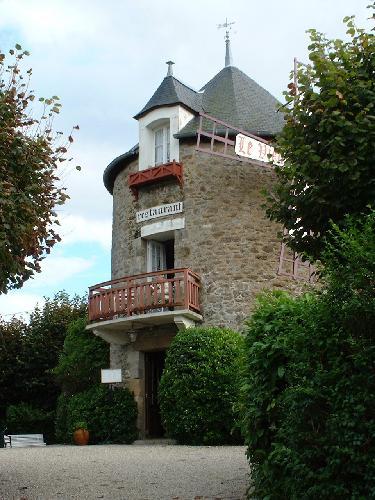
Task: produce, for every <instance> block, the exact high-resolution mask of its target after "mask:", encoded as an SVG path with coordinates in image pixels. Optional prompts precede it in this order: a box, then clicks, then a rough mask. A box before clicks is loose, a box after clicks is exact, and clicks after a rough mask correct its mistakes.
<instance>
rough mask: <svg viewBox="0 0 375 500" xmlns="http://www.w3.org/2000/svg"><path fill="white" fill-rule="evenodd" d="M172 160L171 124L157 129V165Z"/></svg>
mask: <svg viewBox="0 0 375 500" xmlns="http://www.w3.org/2000/svg"><path fill="white" fill-rule="evenodd" d="M169 161H170V129H169V126H167V127H161V128H158V129H156V130H155V165H160V164H162V163H167V162H169Z"/></svg>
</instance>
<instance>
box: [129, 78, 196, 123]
mask: <svg viewBox="0 0 375 500" xmlns="http://www.w3.org/2000/svg"><path fill="white" fill-rule="evenodd" d="M200 101H201V95H200V94H199V93H198V92H196V91H195V90H193V89H191V88H190V87H188V86H187V85H185V84H184V83H182V82H180V80H177V78H175V77H174V76H166V77H165V78H164V80H163V81H162V82H161V84H160V85H159V87H158V88H157V90H156V92H155V93H154V95H153V96H152V97H151V99H150V100H149V101H148V103H147V104H146V105H145V106H144V107H143V108H142V109H141V111H140V112H139V113H137V114H136V115H135V116H134V118H136V119H138V118H141V117H142V116H143V115H144V114H146V113H147V112H148V111H151V110H152V109H154V108H158V107H160V106H171V105H172V104H183V105H185V106H187V107H188V108H190V109H192V110H193V111H200V109H201V102H200Z"/></svg>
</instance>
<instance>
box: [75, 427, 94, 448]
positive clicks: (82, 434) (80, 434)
mask: <svg viewBox="0 0 375 500" xmlns="http://www.w3.org/2000/svg"><path fill="white" fill-rule="evenodd" d="M89 437H90V434H89V431H88V430H87V429H77V430H76V431H74V433H73V440H74V443H75V444H77V445H79V446H84V445H86V444H87V443H88V442H89Z"/></svg>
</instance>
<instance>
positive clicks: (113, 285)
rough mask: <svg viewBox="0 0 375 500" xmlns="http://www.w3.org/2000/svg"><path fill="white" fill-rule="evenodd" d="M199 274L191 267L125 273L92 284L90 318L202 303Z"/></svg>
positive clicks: (196, 308) (197, 309) (190, 307)
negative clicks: (115, 277)
mask: <svg viewBox="0 0 375 500" xmlns="http://www.w3.org/2000/svg"><path fill="white" fill-rule="evenodd" d="M199 289H200V278H199V276H198V275H197V274H195V273H193V272H192V271H191V270H190V269H168V270H166V271H158V272H153V273H145V274H137V275H135V276H126V277H124V278H120V279H117V280H112V281H106V282H104V283H99V284H98V285H94V286H92V287H90V288H89V321H102V320H109V319H114V318H116V317H131V316H132V317H134V319H135V317H136V316H140V315H142V314H146V313H150V312H153V311H155V312H163V311H171V310H178V309H187V310H191V311H194V312H196V313H199V312H200V307H199Z"/></svg>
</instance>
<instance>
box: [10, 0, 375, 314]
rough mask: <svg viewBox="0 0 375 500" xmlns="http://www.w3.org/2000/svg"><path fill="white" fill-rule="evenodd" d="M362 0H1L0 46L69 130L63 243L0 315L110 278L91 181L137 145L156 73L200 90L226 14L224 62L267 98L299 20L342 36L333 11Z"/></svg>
mask: <svg viewBox="0 0 375 500" xmlns="http://www.w3.org/2000/svg"><path fill="white" fill-rule="evenodd" d="M368 3H370V2H369V0H340V1H338V0H283V1H282V2H280V1H279V0H265V1H264V2H261V3H260V2H258V1H255V0H232V1H231V2H228V1H227V0H225V1H224V0H205V1H202V0H200V1H198V0H190V1H189V2H180V1H167V0H158V1H157V2H155V1H153V0H138V1H137V2H134V1H130V0H106V1H105V2H103V1H102V0H75V1H74V2H71V1H67V0H65V1H64V0H0V47H1V49H2V50H3V51H4V50H9V49H10V48H11V47H12V46H14V45H15V44H16V43H20V44H21V45H22V47H23V48H24V49H27V50H29V51H30V52H31V56H30V58H29V60H28V66H29V67H30V66H31V67H32V68H33V78H32V88H33V89H34V90H35V92H36V94H37V96H38V97H40V96H43V97H49V96H52V95H58V96H59V97H60V98H61V102H62V105H63V108H62V112H61V116H60V117H59V120H58V122H57V123H56V125H55V128H57V129H60V130H64V131H66V132H69V131H70V129H71V127H72V126H73V125H75V124H79V126H80V131H79V132H78V133H77V134H76V136H75V137H76V140H75V142H74V144H73V146H72V148H71V150H70V155H71V156H73V157H74V162H75V164H79V165H81V166H82V171H81V172H77V171H75V170H74V169H70V170H67V171H63V172H61V174H62V182H63V184H64V185H65V186H67V188H68V192H69V195H70V197H71V200H70V201H69V202H68V203H67V204H66V205H65V206H64V207H63V208H62V209H61V210H60V219H61V223H62V228H61V232H60V234H61V236H62V242H61V243H60V244H59V245H56V246H55V248H54V249H53V251H52V253H51V255H50V256H48V257H47V259H45V261H44V262H43V265H42V272H41V273H40V274H39V275H37V276H36V277H35V278H34V279H33V280H29V281H28V282H27V283H26V284H25V286H24V287H23V288H22V289H20V290H16V291H11V292H9V293H8V294H7V295H2V296H0V315H3V316H4V317H5V318H6V319H7V318H9V317H10V315H11V314H13V313H21V312H25V311H26V312H27V311H30V310H31V309H32V308H33V307H34V306H35V304H36V303H37V302H39V303H41V302H42V301H43V296H51V295H53V294H54V293H55V292H57V291H59V290H62V289H65V290H67V291H68V292H69V293H72V294H73V293H79V294H83V293H86V291H87V288H88V286H90V285H93V284H95V283H98V282H100V281H104V280H107V279H110V248H111V215H112V199H111V196H110V195H109V193H108V192H107V191H106V190H105V188H104V186H103V183H102V173H103V170H104V168H105V167H106V166H107V165H108V163H109V162H110V161H111V160H112V159H113V158H114V157H116V156H118V155H119V154H121V153H123V152H125V151H127V150H128V149H129V148H130V147H132V146H133V145H134V144H136V143H137V142H138V137H137V135H138V128H137V122H136V121H135V120H134V119H132V116H134V115H135V114H136V113H137V112H138V111H139V110H140V109H141V108H142V107H143V105H144V104H145V103H146V102H147V100H148V99H149V98H150V97H151V95H152V93H153V92H154V91H155V90H156V88H157V86H158V85H159V83H160V82H161V80H162V79H163V78H164V76H165V74H166V70H167V67H166V65H165V61H168V60H170V59H172V60H173V61H174V62H175V63H176V64H175V66H174V74H175V76H177V77H178V78H180V79H181V80H182V81H184V82H186V83H188V84H189V85H191V86H192V87H193V88H196V89H198V88H200V87H201V86H202V85H203V84H204V83H206V82H207V81H208V80H209V79H210V78H212V77H213V76H214V75H215V74H216V73H217V72H218V71H220V69H221V68H222V67H223V65H224V52H225V44H224V33H223V32H221V31H219V30H218V29H217V24H219V23H223V22H224V21H225V18H226V17H228V19H229V20H230V21H235V23H236V24H235V25H234V29H233V31H232V54H233V59H234V64H235V65H236V66H237V67H239V68H240V69H241V70H242V71H244V72H245V73H246V74H248V75H249V76H250V77H252V78H253V79H254V80H255V81H257V82H258V83H259V84H260V85H262V86H263V87H265V88H266V89H267V90H269V91H270V92H271V93H272V94H274V95H275V96H276V97H277V98H279V99H281V98H282V92H283V90H284V89H285V88H286V85H287V83H288V78H289V73H290V70H291V68H292V64H293V57H294V56H296V57H298V59H299V60H301V61H306V60H307V45H308V37H307V35H306V33H305V31H306V30H307V29H308V28H317V29H318V30H319V31H323V32H325V33H326V34H327V35H328V36H329V37H330V38H333V37H339V38H343V37H345V29H344V26H343V24H342V22H341V21H342V18H343V17H344V16H345V15H351V14H355V15H356V16H357V20H358V24H360V25H368V21H366V17H368V11H367V10H366V5H368Z"/></svg>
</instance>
